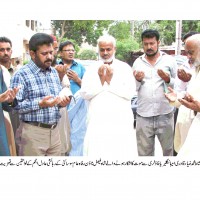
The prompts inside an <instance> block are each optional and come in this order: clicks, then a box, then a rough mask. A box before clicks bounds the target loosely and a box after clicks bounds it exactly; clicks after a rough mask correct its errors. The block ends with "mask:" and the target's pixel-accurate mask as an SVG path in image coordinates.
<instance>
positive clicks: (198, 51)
mask: <svg viewBox="0 0 200 200" xmlns="http://www.w3.org/2000/svg"><path fill="white" fill-rule="evenodd" d="M185 51H186V53H187V56H188V59H189V62H191V63H193V64H194V66H198V65H200V34H195V35H192V36H191V37H189V38H188V39H187V40H186V42H185Z"/></svg>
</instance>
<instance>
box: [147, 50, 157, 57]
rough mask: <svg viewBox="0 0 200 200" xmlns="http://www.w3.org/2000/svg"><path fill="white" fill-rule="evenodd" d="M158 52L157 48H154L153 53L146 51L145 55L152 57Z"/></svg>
mask: <svg viewBox="0 0 200 200" xmlns="http://www.w3.org/2000/svg"><path fill="white" fill-rule="evenodd" d="M157 53H158V49H157V50H156V52H154V53H153V54H149V53H147V52H146V55H147V57H153V56H155V55H156V54H157Z"/></svg>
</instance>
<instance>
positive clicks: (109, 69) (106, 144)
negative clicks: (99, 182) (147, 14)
mask: <svg viewBox="0 0 200 200" xmlns="http://www.w3.org/2000/svg"><path fill="white" fill-rule="evenodd" d="M98 48H99V56H100V61H99V62H98V63H97V64H96V65H94V66H91V68H90V69H89V70H87V71H86V73H85V75H84V76H83V79H82V86H81V90H80V94H81V96H82V97H83V98H84V99H86V100H88V101H89V107H88V116H87V131H86V135H85V140H84V152H83V153H84V155H85V156H90V157H94V158H112V159H114V158H123V159H125V158H131V159H134V157H135V156H137V149H136V136H135V134H134V130H133V113H132V110H131V98H132V97H133V96H134V94H135V91H136V88H135V80H134V77H133V74H132V70H131V67H130V66H129V65H128V64H126V63H124V62H122V61H119V60H117V59H115V52H116V41H115V38H113V37H112V36H109V35H107V36H101V37H100V38H99V40H98Z"/></svg>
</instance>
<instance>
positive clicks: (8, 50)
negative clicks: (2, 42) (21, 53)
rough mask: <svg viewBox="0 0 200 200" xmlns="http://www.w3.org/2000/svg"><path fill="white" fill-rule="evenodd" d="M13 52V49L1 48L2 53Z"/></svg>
mask: <svg viewBox="0 0 200 200" xmlns="http://www.w3.org/2000/svg"><path fill="white" fill-rule="evenodd" d="M5 51H7V52H11V48H0V52H5Z"/></svg>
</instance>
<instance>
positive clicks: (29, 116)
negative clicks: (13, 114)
mask: <svg viewBox="0 0 200 200" xmlns="http://www.w3.org/2000/svg"><path fill="white" fill-rule="evenodd" d="M52 44H53V39H52V37H51V36H50V35H48V34H45V33H36V34H35V35H33V36H32V37H31V39H30V41H29V52H30V56H31V60H30V62H29V63H28V64H26V65H25V66H23V67H22V68H21V69H20V70H18V71H17V72H16V74H15V75H14V76H13V77H12V80H11V87H12V88H14V87H16V86H20V90H19V92H18V94H17V96H16V98H17V101H18V105H17V106H16V107H15V109H16V110H18V111H19V114H20V120H21V124H20V127H19V129H18V131H17V135H18V140H17V144H18V145H19V156H60V155H61V141H60V134H59V129H58V126H57V123H58V121H59V119H60V112H59V111H60V108H61V107H65V106H66V105H68V104H69V102H70V97H68V96H63V95H62V97H61V96H59V94H60V92H61V90H62V86H61V83H60V79H59V76H58V73H57V71H56V69H54V68H53V67H51V65H52V61H53V59H54V56H53V46H52Z"/></svg>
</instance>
